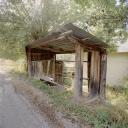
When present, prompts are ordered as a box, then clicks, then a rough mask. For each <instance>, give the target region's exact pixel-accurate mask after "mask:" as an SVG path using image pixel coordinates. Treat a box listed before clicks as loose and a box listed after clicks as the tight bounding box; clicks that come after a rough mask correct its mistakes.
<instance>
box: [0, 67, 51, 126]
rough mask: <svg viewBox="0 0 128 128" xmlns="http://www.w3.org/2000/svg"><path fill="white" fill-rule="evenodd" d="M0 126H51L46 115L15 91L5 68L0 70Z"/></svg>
mask: <svg viewBox="0 0 128 128" xmlns="http://www.w3.org/2000/svg"><path fill="white" fill-rule="evenodd" d="M0 68H1V67H0ZM0 128H51V126H50V124H49V123H48V122H47V120H46V119H45V117H44V118H43V117H42V116H40V115H39V113H37V112H36V111H35V110H34V109H33V107H32V106H31V104H30V103H29V102H28V101H27V100H26V99H25V98H24V97H22V96H21V95H18V94H16V93H15V91H14V88H13V86H12V83H11V78H10V77H9V76H8V74H7V72H6V70H5V69H3V70H2V71H0Z"/></svg>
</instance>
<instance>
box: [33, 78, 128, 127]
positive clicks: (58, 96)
mask: <svg viewBox="0 0 128 128" xmlns="http://www.w3.org/2000/svg"><path fill="white" fill-rule="evenodd" d="M32 83H33V85H34V86H35V87H37V88H39V89H40V90H42V91H43V92H45V93H46V94H48V95H49V97H50V98H51V99H52V100H53V105H54V106H55V108H56V109H58V110H61V111H63V112H65V113H66V114H67V116H68V118H69V117H71V118H73V117H74V116H76V117H78V118H79V119H80V121H81V123H85V122H88V123H89V124H91V125H92V126H94V127H95V128H127V127H128V115H127V114H126V113H125V112H124V111H122V110H120V109H118V107H112V106H108V107H105V106H102V107H96V106H95V108H93V109H89V108H88V107H87V106H82V105H80V104H79V105H78V104H75V103H73V102H71V100H70V98H71V97H72V93H71V92H70V91H64V92H58V91H56V90H55V88H51V87H50V86H47V85H46V84H44V83H42V82H41V81H37V80H32Z"/></svg>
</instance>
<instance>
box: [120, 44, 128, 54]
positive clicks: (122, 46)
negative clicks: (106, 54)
mask: <svg viewBox="0 0 128 128" xmlns="http://www.w3.org/2000/svg"><path fill="white" fill-rule="evenodd" d="M118 52H128V42H126V43H124V44H120V45H119V47H118Z"/></svg>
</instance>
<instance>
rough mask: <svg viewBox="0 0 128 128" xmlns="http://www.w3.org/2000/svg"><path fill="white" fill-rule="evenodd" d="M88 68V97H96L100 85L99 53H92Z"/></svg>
mask: <svg viewBox="0 0 128 128" xmlns="http://www.w3.org/2000/svg"><path fill="white" fill-rule="evenodd" d="M91 54H92V55H91V68H90V83H89V96H91V97H94V96H96V95H98V92H99V86H100V85H99V84H100V52H98V51H92V53H91Z"/></svg>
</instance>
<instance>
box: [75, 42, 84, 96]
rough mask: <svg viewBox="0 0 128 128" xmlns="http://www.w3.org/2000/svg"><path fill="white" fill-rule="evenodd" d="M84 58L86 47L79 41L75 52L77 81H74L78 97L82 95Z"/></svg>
mask: <svg viewBox="0 0 128 128" xmlns="http://www.w3.org/2000/svg"><path fill="white" fill-rule="evenodd" d="M83 59H84V49H83V47H82V46H81V45H80V44H79V43H77V44H76V53H75V83H74V94H75V97H76V98H79V97H81V96H82V86H83Z"/></svg>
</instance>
